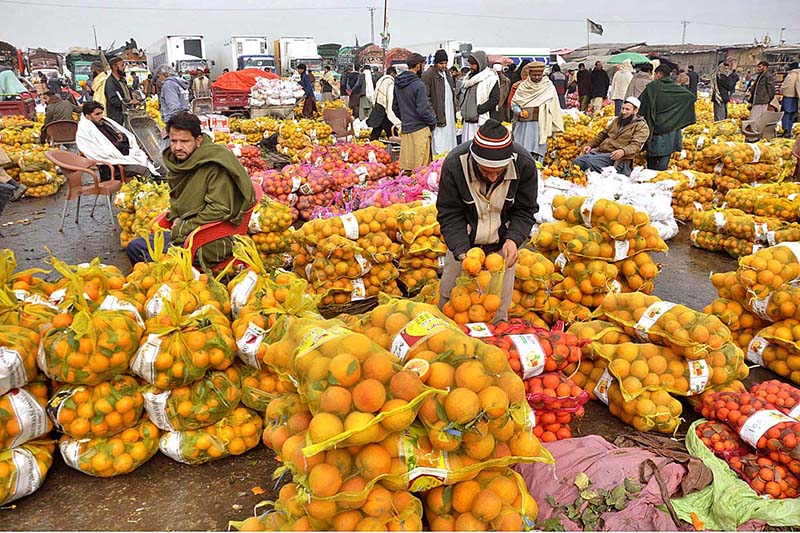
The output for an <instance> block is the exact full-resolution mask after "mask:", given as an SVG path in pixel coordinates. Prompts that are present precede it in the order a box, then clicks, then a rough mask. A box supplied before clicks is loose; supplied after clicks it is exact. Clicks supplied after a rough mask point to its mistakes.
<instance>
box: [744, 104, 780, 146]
mask: <svg viewBox="0 0 800 533" xmlns="http://www.w3.org/2000/svg"><path fill="white" fill-rule="evenodd" d="M781 117H783V112H782V111H764V112H763V113H761V115H760V116H759V117H758V118H757V119H756V120H743V121H742V133H744V140H745V141H747V142H756V141H758V140H760V139H774V138H775V135H776V131H775V130H776V128H777V125H778V122H780V120H781Z"/></svg>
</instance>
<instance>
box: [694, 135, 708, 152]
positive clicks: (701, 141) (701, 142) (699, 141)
mask: <svg viewBox="0 0 800 533" xmlns="http://www.w3.org/2000/svg"><path fill="white" fill-rule="evenodd" d="M705 143H706V136H705V135H701V136H700V137H698V138H697V145H696V148H697V149H698V150H702V149H703V145H704V144H705Z"/></svg>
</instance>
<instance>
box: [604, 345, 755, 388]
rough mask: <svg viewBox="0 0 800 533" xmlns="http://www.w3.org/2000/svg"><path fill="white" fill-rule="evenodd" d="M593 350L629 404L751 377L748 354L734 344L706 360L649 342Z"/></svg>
mask: <svg viewBox="0 0 800 533" xmlns="http://www.w3.org/2000/svg"><path fill="white" fill-rule="evenodd" d="M592 348H593V350H594V352H595V354H596V355H597V356H599V357H601V358H603V359H605V360H606V361H608V362H609V363H608V369H609V371H610V372H611V374H612V375H613V376H614V377H615V378H616V379H617V380H618V381H619V386H620V391H621V392H622V395H623V397H624V398H625V400H627V401H630V400H632V399H634V398H636V397H637V396H638V395H639V394H641V392H642V391H645V390H648V391H659V390H665V391H668V392H670V393H672V394H677V395H681V396H695V395H698V394H701V393H702V392H703V391H705V390H706V389H707V388H710V387H719V386H722V385H724V384H726V383H729V382H731V381H733V380H735V379H744V378H746V377H747V376H748V369H747V366H746V365H745V364H744V354H743V353H742V350H741V349H740V348H739V347H738V346H736V345H734V344H733V343H728V344H726V345H725V346H723V347H722V348H721V349H719V350H713V351H710V352H709V353H708V357H706V358H705V359H697V360H692V361H689V360H687V359H685V358H684V357H682V356H680V355H678V354H676V353H675V352H674V351H673V350H672V349H670V348H669V347H666V346H658V345H655V344H649V343H641V344H634V343H623V344H599V343H594V344H593V345H592Z"/></svg>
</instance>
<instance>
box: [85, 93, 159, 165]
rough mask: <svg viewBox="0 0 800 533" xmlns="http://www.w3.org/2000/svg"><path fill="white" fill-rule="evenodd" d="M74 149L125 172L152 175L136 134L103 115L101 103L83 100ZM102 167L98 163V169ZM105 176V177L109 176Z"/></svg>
mask: <svg viewBox="0 0 800 533" xmlns="http://www.w3.org/2000/svg"><path fill="white" fill-rule="evenodd" d="M75 142H76V143H77V145H78V150H80V151H81V153H82V154H83V155H84V156H86V157H88V158H89V159H94V160H96V161H102V162H104V163H109V164H112V165H117V166H121V167H122V168H123V169H124V170H125V175H126V176H130V175H132V174H136V175H139V176H142V177H144V178H147V179H149V178H152V177H153V176H154V174H156V170H155V168H154V167H153V165H152V164H151V163H150V161H149V160H148V158H147V154H146V153H144V151H143V150H142V149H140V148H139V145H138V144H137V143H136V137H134V136H133V133H131V132H129V131H128V130H126V129H125V128H123V127H122V126H120V125H119V124H117V123H116V122H114V121H113V120H111V119H110V118H108V117H104V116H103V104H101V103H100V102H87V103H85V104H83V114H82V115H81V119H80V121H78V133H77V134H76V136H75ZM104 168H106V167H103V166H101V167H100V170H101V172H103V169H104ZM103 176H104V177H105V179H109V178H110V176H108V177H106V175H105V173H104V174H103Z"/></svg>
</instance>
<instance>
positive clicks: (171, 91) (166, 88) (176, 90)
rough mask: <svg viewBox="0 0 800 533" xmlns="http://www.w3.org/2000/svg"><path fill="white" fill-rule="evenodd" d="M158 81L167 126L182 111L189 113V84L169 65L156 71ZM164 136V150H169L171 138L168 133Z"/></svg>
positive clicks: (162, 114) (163, 118)
mask: <svg viewBox="0 0 800 533" xmlns="http://www.w3.org/2000/svg"><path fill="white" fill-rule="evenodd" d="M156 79H157V80H158V84H159V85H160V86H161V91H160V92H159V95H158V105H159V107H160V109H161V120H162V121H164V124H166V123H167V122H169V119H171V118H172V117H174V116H175V115H177V114H178V113H180V112H181V111H189V82H188V81H186V80H184V79H183V78H181V77H180V76H178V73H177V72H175V69H173V68H172V67H170V66H169V65H161V66H159V67H158V68H157V69H156ZM164 135H165V137H164V143H165V144H164V148H167V147H168V146H169V137H168V135H167V134H166V133H165V134H164Z"/></svg>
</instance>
